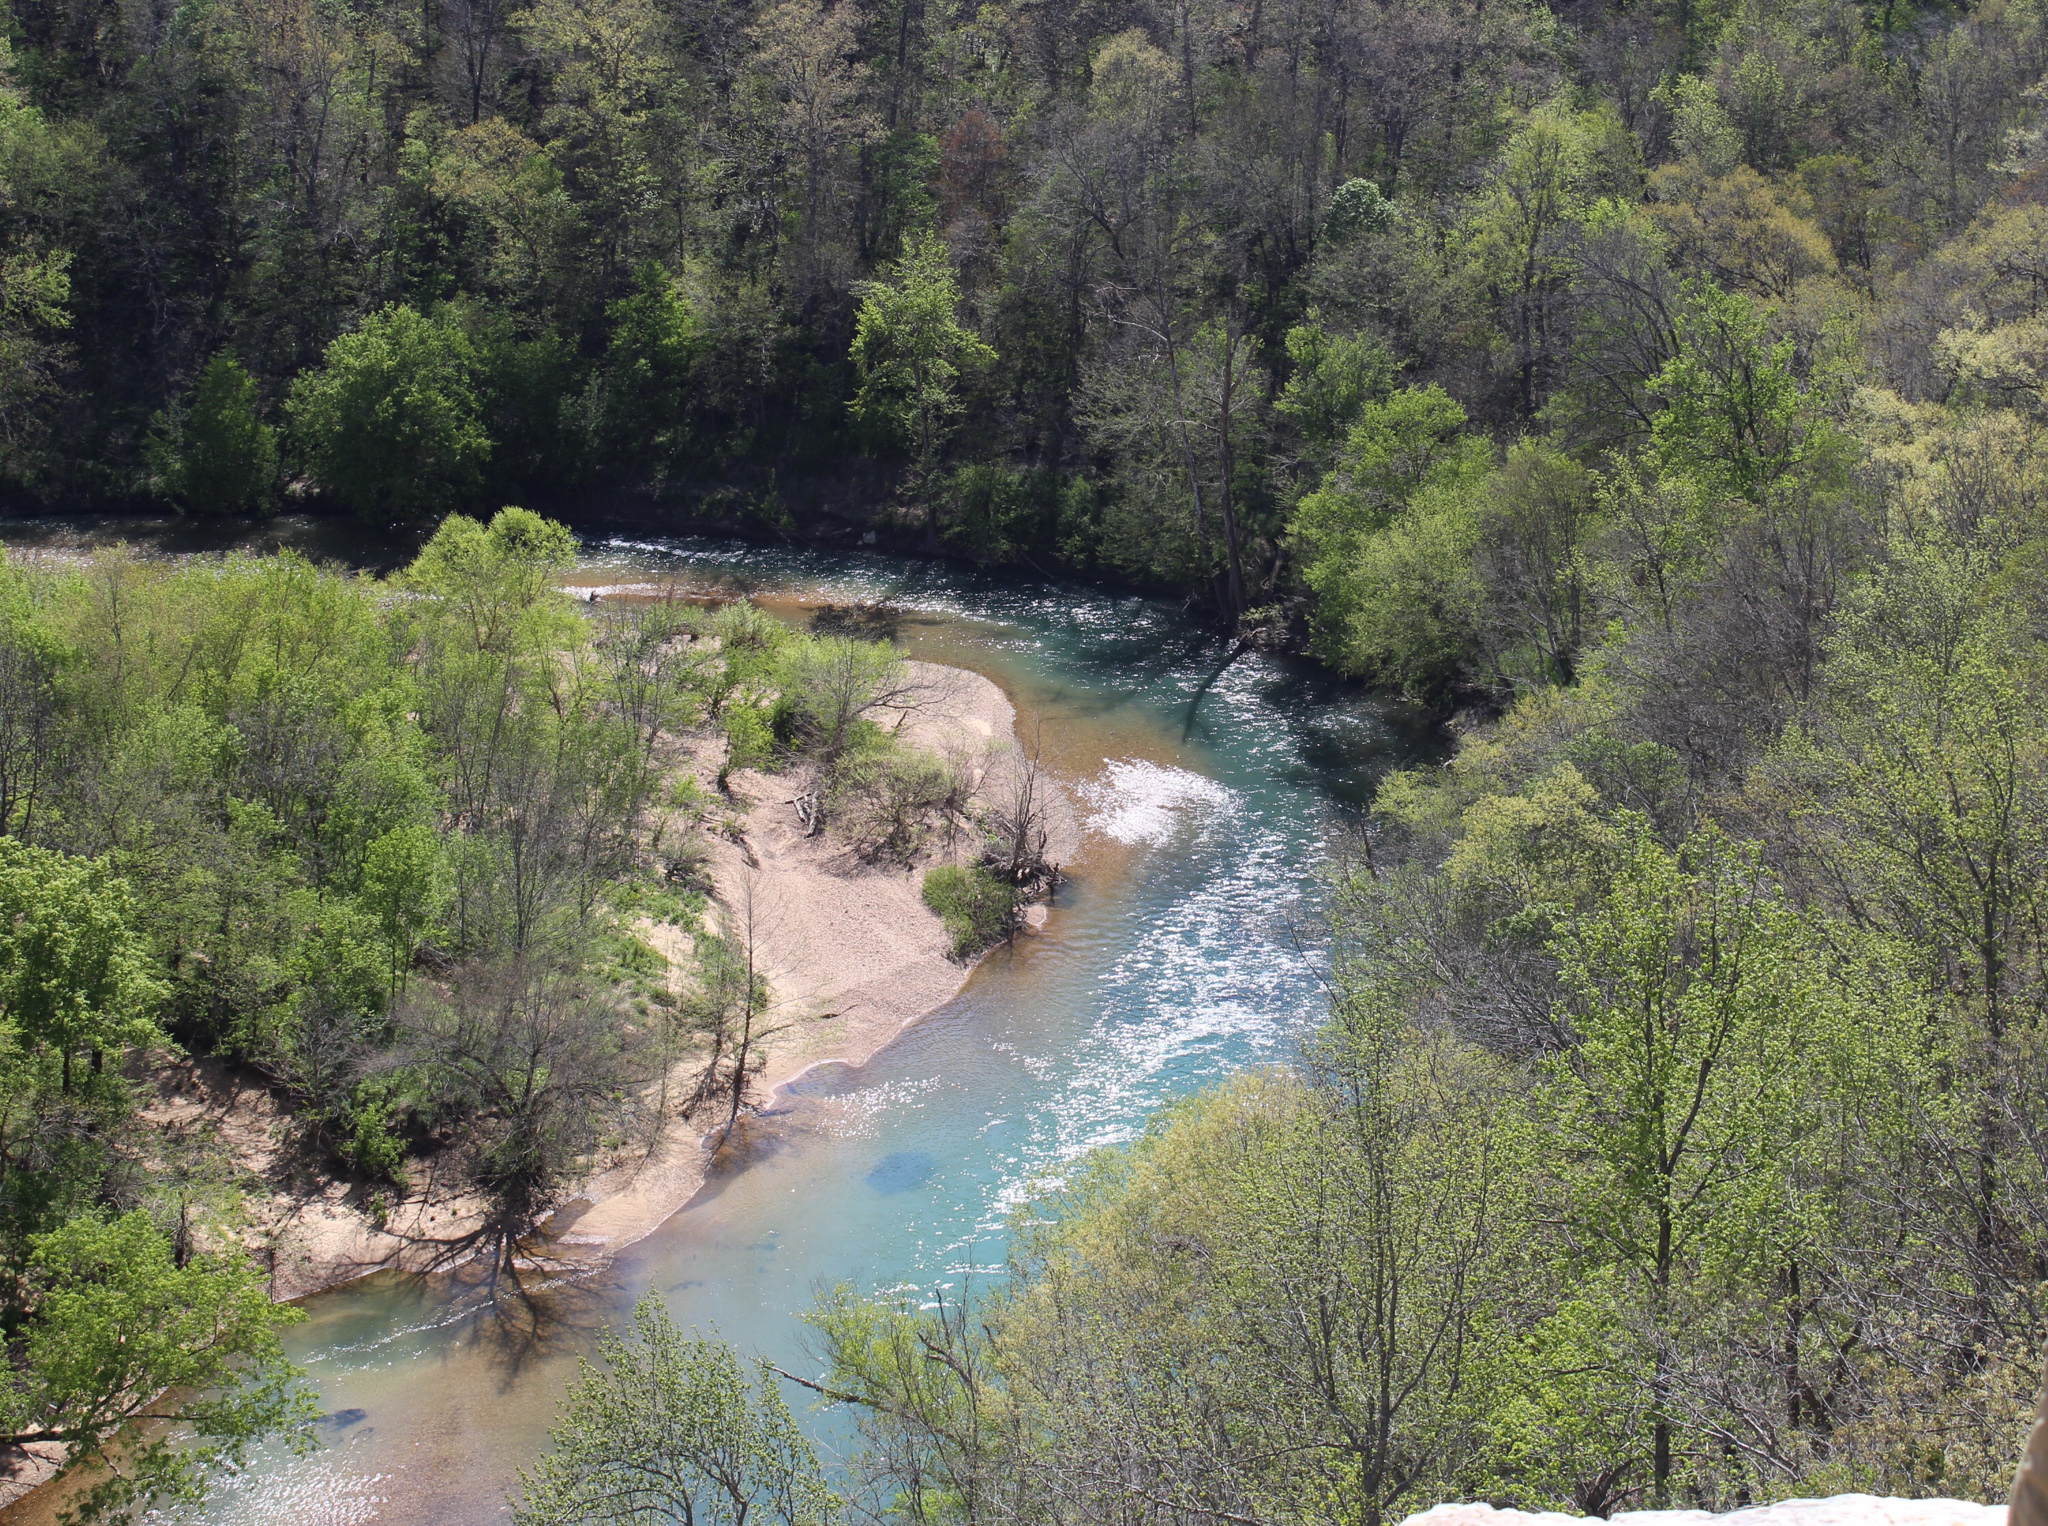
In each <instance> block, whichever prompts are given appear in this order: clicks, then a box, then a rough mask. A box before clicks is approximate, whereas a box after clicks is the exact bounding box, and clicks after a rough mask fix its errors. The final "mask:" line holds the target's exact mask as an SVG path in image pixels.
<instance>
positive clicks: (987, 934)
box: [924, 864, 1017, 959]
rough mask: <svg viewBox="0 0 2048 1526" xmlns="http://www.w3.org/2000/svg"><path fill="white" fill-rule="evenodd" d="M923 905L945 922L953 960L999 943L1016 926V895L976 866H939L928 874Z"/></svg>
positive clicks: (925, 879)
mask: <svg viewBox="0 0 2048 1526" xmlns="http://www.w3.org/2000/svg"><path fill="white" fill-rule="evenodd" d="M924 903H925V905H927V906H929V907H931V909H932V910H933V911H935V912H937V913H938V914H939V915H940V916H941V917H943V918H945V921H946V931H947V932H948V933H950V934H952V937H953V957H954V958H956V959H965V958H967V957H969V956H970V955H973V954H978V953H980V952H981V951H982V950H983V949H985V948H987V947H988V946H989V945H990V944H991V943H999V942H1001V941H1002V940H1003V939H1005V938H1007V937H1009V936H1010V933H1011V931H1012V930H1013V929H1014V928H1015V927H1016V925H1017V892H1016V891H1015V890H1013V889H1012V888H1011V887H1010V886H1008V885H1005V884H1004V883H1003V882H1002V881H1001V880H999V879H997V878H996V877H995V876H994V875H993V874H990V873H989V872H988V871H987V870H986V869H983V868H981V867H980V866H979V865H976V866H975V867H974V868H971V869H962V868H960V867H959V866H958V865H955V864H941V865H940V866H939V867H938V868H936V869H933V870H930V871H928V872H927V873H926V874H925V877H924Z"/></svg>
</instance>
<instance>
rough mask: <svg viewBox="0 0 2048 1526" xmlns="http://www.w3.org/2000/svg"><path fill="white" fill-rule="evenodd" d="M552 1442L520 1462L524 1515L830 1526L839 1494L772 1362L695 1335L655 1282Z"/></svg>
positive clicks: (604, 1344) (581, 1382) (559, 1522)
mask: <svg viewBox="0 0 2048 1526" xmlns="http://www.w3.org/2000/svg"><path fill="white" fill-rule="evenodd" d="M552 1434H553V1436H554V1443H555V1450H554V1451H553V1452H552V1453H550V1454H549V1455H547V1456H545V1457H542V1458H541V1459H539V1461H538V1462H537V1463H536V1464H535V1466H534V1469H533V1471H532V1472H531V1473H522V1474H521V1475H520V1482H521V1485H522V1486H523V1498H521V1499H520V1501H519V1502H518V1504H517V1505H515V1507H514V1509H513V1512H512V1518H513V1520H514V1521H515V1522H517V1523H518V1526H639V1523H642V1522H652V1521H671V1520H680V1521H691V1522H697V1523H702V1526H745V1523H746V1522H748V1521H750V1520H754V1521H767V1522H770V1523H772V1526H827V1523H828V1522H829V1521H830V1520H831V1518H832V1514H833V1506H834V1501H833V1498H832V1495H831V1492H830V1491H829V1490H828V1489H827V1488H826V1487H825V1480H824V1475H823V1473H822V1472H821V1471H820V1469H819V1467H818V1459H817V1455H816V1453H815V1452H813V1451H812V1449H811V1444H810V1442H809V1441H807V1440H806V1439H805V1438H804V1435H803V1433H802V1432H801V1431H800V1430H798V1429H797V1425H796V1420H795V1417H794V1416H792V1415H791V1414H790V1412H789V1406H788V1405H787V1404H786V1403H785V1402H784V1401H783V1398H782V1395H781V1393H780V1392H779V1391H778V1389H777V1388H776V1386H775V1379H774V1377H773V1375H772V1369H770V1368H769V1367H768V1365H767V1364H766V1363H763V1364H762V1365H761V1367H760V1370H759V1371H758V1372H757V1374H756V1375H755V1377H754V1379H753V1381H752V1382H749V1381H748V1378H747V1375H746V1373H745V1371H744V1370H743V1369H742V1367H741V1366H740V1362H739V1358H738V1356H736V1355H735V1354H734V1352H733V1349H732V1347H730V1346H728V1345H726V1344H725V1343H724V1342H722V1341H713V1340H692V1339H689V1338H687V1337H685V1336H684V1335H683V1333H682V1331H681V1330H679V1329H677V1328H676V1324H675V1321H674V1320H672V1319H671V1318H670V1317H669V1314H668V1310H667V1309H666V1308H664V1307H663V1306H662V1303H661V1301H660V1299H659V1298H658V1297H656V1296H655V1295H654V1294H652V1293H649V1294H647V1295H646V1296H645V1297H643V1298H642V1299H641V1300H640V1302H639V1304H638V1305H637V1306H636V1307H635V1308H634V1310H633V1336H632V1339H630V1340H628V1339H627V1338H625V1337H622V1336H620V1335H619V1334H618V1333H617V1332H615V1331H613V1330H610V1329H607V1330H606V1331H605V1332H604V1334H603V1336H602V1337H601V1338H600V1339H599V1341H598V1362H597V1363H591V1362H587V1361H586V1362H585V1363H583V1370H582V1376H581V1377H580V1378H578V1379H577V1381H576V1382H574V1383H572V1384H571V1385H570V1386H569V1393H568V1397H567V1399H566V1400H565V1401H564V1403H563V1409H562V1418H561V1423H560V1424H559V1425H557V1426H556V1427H555V1429H554V1431H553V1433H552Z"/></svg>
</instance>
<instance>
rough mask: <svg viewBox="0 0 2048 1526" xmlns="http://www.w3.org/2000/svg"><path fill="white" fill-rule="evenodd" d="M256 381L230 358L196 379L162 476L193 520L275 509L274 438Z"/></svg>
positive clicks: (225, 357) (209, 365) (167, 452)
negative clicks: (201, 516) (261, 408)
mask: <svg viewBox="0 0 2048 1526" xmlns="http://www.w3.org/2000/svg"><path fill="white" fill-rule="evenodd" d="M259 406H260V405H259V399H258V395H257V386H256V378H255V377H253V376H251V375H250V374H249V373H248V371H246V370H245V369H243V367H242V364H241V362H240V361H238V360H236V359H235V358H234V357H233V356H232V355H216V356H214V358H213V359H212V360H210V361H208V362H207V364H206V369H205V370H203V371H201V372H200V373H199V381H198V384H197V385H196V386H195V387H194V388H193V390H192V398H191V401H190V402H189V403H188V404H187V405H186V408H185V412H184V415H183V417H182V418H181V419H179V421H178V424H177V429H176V435H175V439H173V440H167V441H165V446H166V448H165V451H164V459H163V461H162V462H161V463H160V468H159V470H160V475H161V476H162V479H163V482H164V486H165V487H166V488H167V489H168V490H169V492H170V494H171V496H172V498H174V499H175V500H176V501H177V502H178V503H179V504H180V505H182V506H183V507H184V508H186V509H187V510H189V511H190V512H192V513H195V514H261V513H266V512H268V511H269V510H270V509H272V508H273V507H275V505H276V497H277V431H276V430H274V429H272V428H271V427H270V426H269V425H268V424H266V423H264V422H263V419H262V417H261V414H260V412H259Z"/></svg>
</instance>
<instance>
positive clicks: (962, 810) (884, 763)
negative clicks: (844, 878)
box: [830, 746, 973, 898]
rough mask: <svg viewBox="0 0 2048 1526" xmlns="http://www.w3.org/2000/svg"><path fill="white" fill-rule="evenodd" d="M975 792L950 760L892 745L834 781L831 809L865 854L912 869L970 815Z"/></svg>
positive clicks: (861, 760)
mask: <svg viewBox="0 0 2048 1526" xmlns="http://www.w3.org/2000/svg"><path fill="white" fill-rule="evenodd" d="M972 793H973V791H972V789H971V787H970V786H969V785H968V782H967V778H966V776H965V775H964V774H963V773H962V771H961V770H960V769H959V768H957V767H955V766H953V765H952V764H951V763H950V762H949V761H948V760H947V759H944V758H936V757H933V756H932V755H931V754H929V753H923V752H917V751H914V750H912V749H910V748H907V747H894V746H892V747H886V748H876V749H873V750H870V751H868V752H865V753H863V754H861V755H860V756H858V757H855V758H854V759H852V760H851V761H850V762H848V764H847V765H846V766H845V767H844V768H843V769H842V770H841V771H840V775H839V778H838V779H837V780H836V781H834V785H833V790H832V800H831V804H830V809H831V812H832V815H833V817H834V818H835V819H836V820H837V821H838V823H839V825H840V828H841V830H842V831H844V832H845V834H846V836H847V838H848V840H849V841H851V842H852V843H853V845H854V847H855V848H857V849H858V850H859V851H860V852H861V853H863V854H865V855H866V856H867V857H869V858H886V859H893V860H895V861H896V862H897V863H900V864H904V865H908V864H910V863H911V862H913V861H914V860H915V859H916V857H917V855H918V854H919V853H920V852H922V851H923V850H924V848H925V846H926V844H928V843H929V842H930V841H931V838H932V834H933V832H934V831H937V830H940V829H942V828H948V827H950V826H951V824H952V823H954V822H956V821H958V820H959V819H961V818H962V817H963V816H965V814H966V811H967V802H968V799H969V797H970V796H971V795H972ZM927 898H929V897H927Z"/></svg>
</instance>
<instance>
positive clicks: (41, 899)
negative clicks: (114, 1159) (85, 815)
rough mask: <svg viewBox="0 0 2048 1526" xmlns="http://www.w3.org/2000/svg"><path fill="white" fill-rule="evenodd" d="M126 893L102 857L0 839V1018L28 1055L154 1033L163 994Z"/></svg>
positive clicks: (94, 1047) (66, 1063) (148, 1038)
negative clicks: (77, 856)
mask: <svg viewBox="0 0 2048 1526" xmlns="http://www.w3.org/2000/svg"><path fill="white" fill-rule="evenodd" d="M134 921H135V908H134V902H133V896H132V894H131V892H130V890H129V888H128V886H127V885H126V884H124V883H123V882H122V881H121V880H119V879H117V878H115V877H114V876H113V875H112V874H111V873H110V872H109V869H108V866H107V864H106V863H105V862H104V861H103V860H98V861H93V860H82V859H75V858H70V857H67V856H66V855H64V854H62V853H56V852H52V851H51V850H49V849H47V848H37V847H31V846H27V845H25V844H23V843H21V842H19V841H16V840H15V839H12V838H7V839H0V1021H4V1022H5V1023H6V1024H7V1026H8V1027H9V1028H10V1029H11V1030H12V1031H13V1034H14V1035H15V1037H16V1039H17V1041H18V1042H19V1043H21V1044H22V1045H23V1046H24V1048H25V1049H26V1050H27V1051H28V1052H29V1053H30V1054H32V1055H34V1054H40V1053H47V1054H49V1055H51V1056H53V1057H54V1058H55V1059H56V1061H57V1063H58V1066H59V1068H60V1069H61V1071H62V1073H63V1085H64V1089H65V1090H66V1091H69V1090H70V1089H71V1086H72V1081H73V1077H72V1062H73V1060H74V1059H75V1058H76V1057H78V1056H79V1055H81V1054H88V1053H89V1054H90V1055H91V1056H92V1057H93V1068H94V1070H96V1071H97V1070H98V1069H99V1065H100V1060H99V1057H100V1054H101V1052H102V1051H105V1050H109V1049H111V1050H114V1051H116V1053H117V1054H118V1053H119V1052H120V1051H122V1050H124V1049H128V1048H132V1047H144V1046H148V1045H150V1044H152V1043H155V1042H160V1041H161V1040H162V1038H163V1035H162V1034H161V1033H160V1032H159V1031H158V1030H157V1027H156V1024H155V1022H154V1020H153V1017H152V1013H153V1009H154V1008H155V1006H156V1004H157V1002H158V1001H159V1000H160V999H161V997H162V995H163V990H164V988H163V986H162V984H161V983H160V982H159V981H157V980H156V979H154V978H153V977H152V975H151V973H150V970H149V963H148V959H147V956H146V953H145V950H144V945H143V942H142V940H141V938H140V937H139V936H138V935H137V933H136V931H135V929H134V926H133V924H134Z"/></svg>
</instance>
